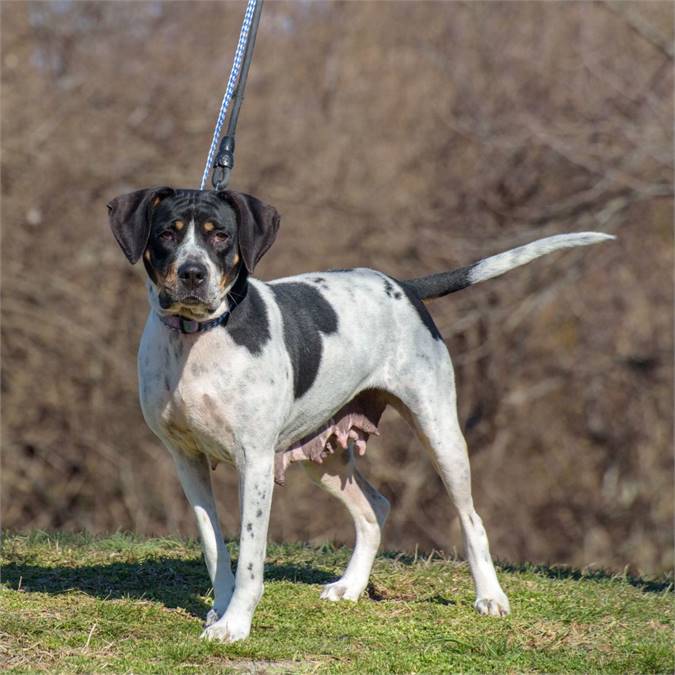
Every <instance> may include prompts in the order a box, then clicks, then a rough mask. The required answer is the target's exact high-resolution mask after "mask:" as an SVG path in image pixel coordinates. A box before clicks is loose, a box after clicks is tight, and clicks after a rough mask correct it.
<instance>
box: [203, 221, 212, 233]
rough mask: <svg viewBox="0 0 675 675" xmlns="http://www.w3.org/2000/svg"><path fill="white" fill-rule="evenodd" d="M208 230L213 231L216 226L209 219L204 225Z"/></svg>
mask: <svg viewBox="0 0 675 675" xmlns="http://www.w3.org/2000/svg"><path fill="white" fill-rule="evenodd" d="M202 227H203V228H204V230H205V231H206V232H211V230H212V229H213V228H214V227H215V226H214V224H213V223H212V222H211V221H210V220H209V221H207V222H206V223H204V225H203V226H202Z"/></svg>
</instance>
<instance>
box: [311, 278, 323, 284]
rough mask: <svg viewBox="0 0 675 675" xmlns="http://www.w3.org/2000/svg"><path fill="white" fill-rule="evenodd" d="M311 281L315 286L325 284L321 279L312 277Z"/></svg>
mask: <svg viewBox="0 0 675 675" xmlns="http://www.w3.org/2000/svg"><path fill="white" fill-rule="evenodd" d="M312 281H313V282H314V283H315V284H323V283H325V281H326V280H325V279H324V278H323V277H314V278H313V279H312Z"/></svg>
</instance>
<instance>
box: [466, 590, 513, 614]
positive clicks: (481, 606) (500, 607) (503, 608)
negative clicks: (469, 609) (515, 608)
mask: <svg viewBox="0 0 675 675" xmlns="http://www.w3.org/2000/svg"><path fill="white" fill-rule="evenodd" d="M474 607H475V609H476V611H477V612H478V613H479V614H485V615H487V616H506V615H507V614H510V613H511V607H510V605H509V599H508V598H507V597H506V596H505V595H504V594H503V593H499V594H498V595H497V596H496V597H494V598H478V599H477V600H476V602H475V604H474Z"/></svg>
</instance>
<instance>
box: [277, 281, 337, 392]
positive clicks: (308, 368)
mask: <svg viewBox="0 0 675 675" xmlns="http://www.w3.org/2000/svg"><path fill="white" fill-rule="evenodd" d="M270 288H271V289H272V291H273V292H274V296H275V297H276V300H277V304H278V305H279V309H280V310H281V316H282V318H283V324H284V342H285V343H286V350H287V351H288V354H289V356H290V357H291V364H292V366H293V392H294V395H295V398H300V397H301V396H302V395H303V394H305V393H306V392H307V391H309V389H310V387H311V386H312V384H314V380H315V379H316V376H317V373H318V372H319V366H320V365H321V355H322V352H323V343H322V338H321V334H322V333H323V334H324V335H330V334H331V333H336V332H337V330H338V317H337V314H336V313H335V310H334V309H333V307H332V306H331V304H330V303H329V302H328V301H327V300H326V298H324V297H323V295H321V293H320V292H319V291H318V290H317V289H316V288H314V287H313V286H310V285H309V284H304V283H297V282H294V283H281V284H272V285H271V286H270Z"/></svg>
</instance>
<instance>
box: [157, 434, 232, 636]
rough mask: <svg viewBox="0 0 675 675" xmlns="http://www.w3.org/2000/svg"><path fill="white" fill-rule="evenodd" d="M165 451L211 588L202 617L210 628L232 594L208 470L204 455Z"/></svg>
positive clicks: (171, 450) (226, 554) (227, 559)
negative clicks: (195, 533)
mask: <svg viewBox="0 0 675 675" xmlns="http://www.w3.org/2000/svg"><path fill="white" fill-rule="evenodd" d="M169 450H170V452H171V455H172V456H173V459H174V462H175V463H176V470H177V472H178V478H179V479H180V483H181V485H182V487H183V491H184V492H185V496H186V497H187V499H188V501H189V502H190V505H191V506H192V510H193V511H194V514H195V517H196V519H197V527H198V529H199V536H200V539H201V541H202V548H203V549H204V559H205V561H206V568H207V570H208V572H209V577H211V583H212V585H213V596H214V599H213V609H212V610H210V611H209V613H208V614H207V615H206V625H207V626H210V625H211V624H212V623H215V622H216V621H217V620H218V619H219V618H220V617H221V616H222V615H223V614H224V612H225V610H226V609H227V607H228V605H229V603H230V598H231V597H232V593H233V592H234V575H233V574H232V568H231V564H230V555H229V553H228V551H227V547H226V546H225V542H224V540H223V535H222V533H221V531H220V523H219V522H218V512H217V510H216V503H215V501H214V499H213V491H212V489H211V470H210V468H209V462H208V459H207V458H206V456H205V455H199V456H197V457H192V456H188V455H186V454H184V453H183V452H181V451H180V450H175V449H174V448H172V447H170V446H169Z"/></svg>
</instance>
